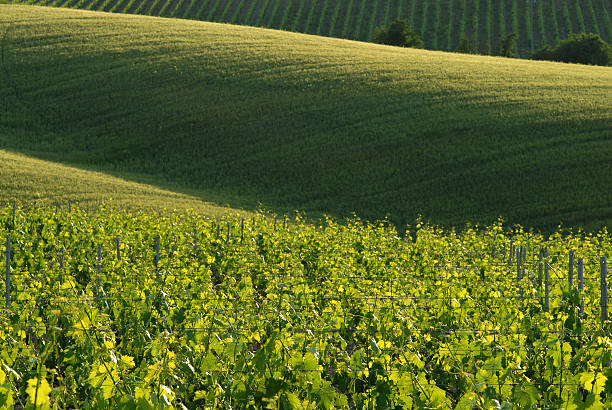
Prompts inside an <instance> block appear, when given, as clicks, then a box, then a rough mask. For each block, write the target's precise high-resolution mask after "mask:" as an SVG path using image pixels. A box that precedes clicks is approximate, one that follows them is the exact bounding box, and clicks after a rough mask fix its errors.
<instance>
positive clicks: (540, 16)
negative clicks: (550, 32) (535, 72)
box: [536, 1, 552, 49]
mask: <svg viewBox="0 0 612 410" xmlns="http://www.w3.org/2000/svg"><path fill="white" fill-rule="evenodd" d="M542 3H543V2H542V1H538V2H536V9H537V25H538V29H539V37H540V41H539V44H538V42H536V49H539V48H542V47H544V46H545V45H546V44H549V43H550V42H549V41H548V36H547V30H546V23H545V21H544V6H543V5H542ZM551 26H552V24H551Z"/></svg>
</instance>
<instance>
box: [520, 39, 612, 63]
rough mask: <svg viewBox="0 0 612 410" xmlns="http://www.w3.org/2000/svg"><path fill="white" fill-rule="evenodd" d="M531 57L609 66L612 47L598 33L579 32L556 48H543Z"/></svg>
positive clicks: (611, 58) (611, 60)
mask: <svg viewBox="0 0 612 410" xmlns="http://www.w3.org/2000/svg"><path fill="white" fill-rule="evenodd" d="M531 58H533V59H534V60H552V61H563V62H565V63H580V64H593V65H603V66H609V65H612V47H611V46H610V45H609V44H608V43H606V42H605V41H604V40H602V38H601V37H599V35H597V34H592V33H589V34H586V33H579V34H572V35H571V36H569V37H568V38H567V39H565V40H563V41H561V43H560V44H559V45H558V46H557V47H555V48H552V47H550V46H546V47H544V48H541V49H540V50H538V51H536V52H535V53H533V54H532V56H531Z"/></svg>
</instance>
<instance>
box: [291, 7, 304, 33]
mask: <svg viewBox="0 0 612 410" xmlns="http://www.w3.org/2000/svg"><path fill="white" fill-rule="evenodd" d="M305 7H306V0H300V6H299V8H298V12H297V13H296V15H295V18H294V19H293V23H292V24H291V30H292V31H298V27H299V24H300V22H301V21H302V15H303V14H304V8H305Z"/></svg>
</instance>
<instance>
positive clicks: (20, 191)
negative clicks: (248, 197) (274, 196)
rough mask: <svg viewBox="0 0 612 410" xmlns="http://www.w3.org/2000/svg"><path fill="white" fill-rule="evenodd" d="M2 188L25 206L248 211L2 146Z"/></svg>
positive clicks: (221, 212)
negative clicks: (55, 204)
mask: <svg viewBox="0 0 612 410" xmlns="http://www.w3.org/2000/svg"><path fill="white" fill-rule="evenodd" d="M0 192H2V201H3V202H6V201H12V200H16V201H18V203H20V204H23V205H24V206H33V203H34V202H35V201H36V202H37V203H38V204H41V203H54V202H55V203H58V204H60V206H63V207H66V206H67V205H68V201H73V203H79V204H80V205H81V206H82V207H85V206H91V208H92V209H93V208H94V207H95V206H97V205H98V204H100V203H102V202H106V203H108V204H110V205H112V206H117V207H120V208H122V209H129V210H154V211H162V210H164V209H167V210H174V209H176V210H187V209H192V210H194V211H197V212H199V213H201V214H204V215H207V216H210V217H219V216H222V215H229V214H233V215H235V214H238V213H242V214H245V212H243V211H238V210H236V209H231V208H227V207H222V206H218V205H215V204H212V203H206V202H203V201H201V200H200V199H198V198H197V197H193V196H190V195H185V194H180V193H176V192H172V191H169V190H165V189H160V188H157V187H155V186H151V185H147V184H141V183H136V182H131V181H126V180H124V179H122V178H117V177H113V176H109V175H106V174H103V173H99V172H94V171H88V170H82V169H78V168H74V167H69V166H66V165H61V164H56V163H52V162H49V161H43V160H40V159H36V158H30V157H27V156H25V155H21V154H15V153H12V152H7V151H4V150H0Z"/></svg>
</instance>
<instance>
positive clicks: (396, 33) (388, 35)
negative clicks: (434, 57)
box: [374, 20, 423, 48]
mask: <svg viewBox="0 0 612 410" xmlns="http://www.w3.org/2000/svg"><path fill="white" fill-rule="evenodd" d="M374 41H375V42H376V43H380V44H388V45H391V46H400V47H412V48H423V41H422V40H421V36H419V35H418V34H417V33H415V32H414V31H412V30H410V26H408V23H407V22H406V21H405V20H396V21H394V22H392V23H391V24H389V27H378V28H377V29H376V30H375V31H374Z"/></svg>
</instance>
